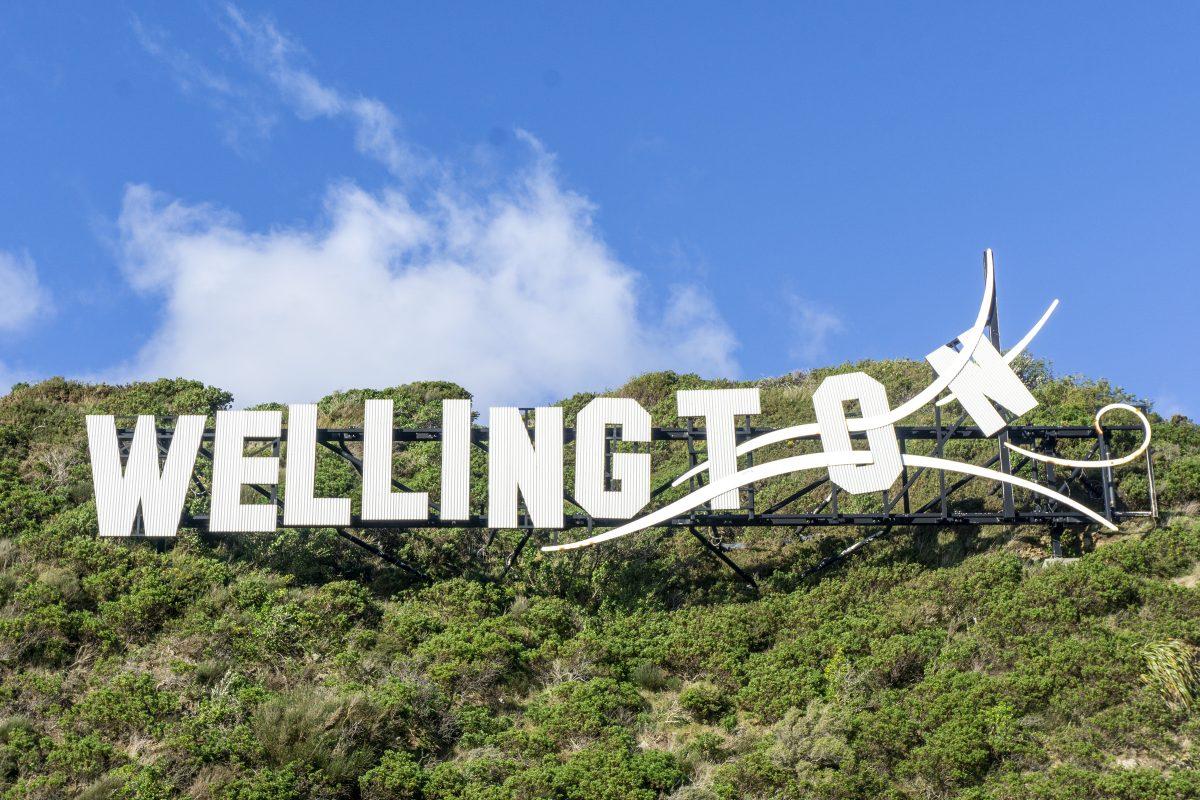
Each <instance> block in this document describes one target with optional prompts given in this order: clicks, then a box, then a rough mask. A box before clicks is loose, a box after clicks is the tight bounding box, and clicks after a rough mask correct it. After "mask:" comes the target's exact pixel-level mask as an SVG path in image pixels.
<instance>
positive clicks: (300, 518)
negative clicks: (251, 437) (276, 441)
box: [283, 403, 350, 526]
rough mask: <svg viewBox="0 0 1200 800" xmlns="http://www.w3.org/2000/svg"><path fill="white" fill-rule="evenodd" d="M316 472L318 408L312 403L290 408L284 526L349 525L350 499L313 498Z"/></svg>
mask: <svg viewBox="0 0 1200 800" xmlns="http://www.w3.org/2000/svg"><path fill="white" fill-rule="evenodd" d="M316 472H317V407H316V405H314V404H312V403H305V404H298V405H290V406H288V428H287V485H286V487H285V490H284V497H283V500H284V502H283V524H284V525H328V526H338V525H341V526H345V525H349V524H350V498H348V497H314V496H313V490H314V486H313V484H314V483H315V482H316Z"/></svg>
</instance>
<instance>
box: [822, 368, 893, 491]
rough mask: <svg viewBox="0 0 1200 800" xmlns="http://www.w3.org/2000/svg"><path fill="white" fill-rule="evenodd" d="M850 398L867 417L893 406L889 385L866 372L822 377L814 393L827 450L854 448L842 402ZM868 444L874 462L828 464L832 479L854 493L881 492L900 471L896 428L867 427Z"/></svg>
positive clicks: (843, 450)
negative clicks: (890, 399)
mask: <svg viewBox="0 0 1200 800" xmlns="http://www.w3.org/2000/svg"><path fill="white" fill-rule="evenodd" d="M849 400H857V401H858V402H859V405H860V406H861V407H862V416H864V417H874V416H881V415H883V414H886V413H888V411H889V409H890V408H891V407H890V406H889V405H888V397H887V389H885V388H884V386H883V384H882V383H880V382H879V381H877V380H875V379H874V378H872V377H871V376H870V375H867V374H866V373H865V372H851V373H848V374H846V375H831V376H830V377H828V378H826V379H825V380H823V381H821V385H820V386H818V387H817V391H816V392H814V393H813V408H814V409H815V410H816V412H817V425H818V427H819V428H820V431H821V446H822V447H823V448H824V449H825V452H826V453H845V452H848V451H850V450H853V449H854V448H853V446H852V445H851V444H850V429H849V427H847V425H846V408H845V406H844V405H843V404H844V403H846V402H847V401H849ZM867 445H868V448H869V449H870V451H871V455H872V456H873V457H874V459H875V460H874V463H871V464H867V465H863V466H854V465H846V464H843V465H840V466H832V467H830V468H829V477H830V479H832V480H833V482H834V483H836V484H837V485H838V486H840V487H842V488H843V489H845V490H846V491H847V492H850V493H851V494H864V493H866V492H882V491H883V490H884V489H887V488H888V487H889V486H891V485H892V484H893V483H895V482H896V478H897V477H898V476H899V475H900V470H901V464H900V445H899V444H898V443H897V441H896V430H895V428H893V427H892V426H891V425H890V424H889V425H884V426H882V427H879V428H872V429H870V430H868V431H867Z"/></svg>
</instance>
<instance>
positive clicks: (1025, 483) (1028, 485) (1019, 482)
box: [900, 455, 1117, 531]
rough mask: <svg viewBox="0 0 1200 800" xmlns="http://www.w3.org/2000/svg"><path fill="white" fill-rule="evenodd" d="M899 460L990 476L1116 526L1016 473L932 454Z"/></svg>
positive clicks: (903, 457)
mask: <svg viewBox="0 0 1200 800" xmlns="http://www.w3.org/2000/svg"><path fill="white" fill-rule="evenodd" d="M900 461H901V462H902V463H904V464H907V465H908V466H910V467H929V468H930V469H944V470H946V471H947V472H960V473H962V474H964V475H974V476H975V477H977V478H990V479H992V480H994V481H1000V482H1001V483H1011V484H1012V485H1013V486H1020V487H1021V488H1022V489H1028V490H1029V491H1031V492H1035V493H1036V494H1040V495H1043V496H1045V497H1049V498H1050V499H1052V500H1055V501H1057V502H1059V503H1062V504H1063V505H1065V506H1070V507H1071V508H1073V509H1075V510H1076V511H1078V512H1079V513H1081V514H1085V515H1087V516H1088V517H1090V518H1091V519H1092V521H1094V522H1096V523H1097V524H1100V525H1103V526H1104V527H1106V528H1108V529H1109V530H1110V531H1115V530H1117V526H1116V525H1114V524H1112V523H1111V522H1109V521H1108V520H1106V519H1105V518H1104V517H1102V516H1100V515H1099V514H1097V513H1096V512H1095V511H1092V510H1091V509H1090V508H1088V507H1087V506H1085V505H1083V504H1081V503H1078V502H1076V501H1075V500H1072V499H1071V498H1069V497H1067V496H1065V495H1061V494H1059V493H1058V492H1056V491H1054V490H1053V489H1047V488H1046V487H1045V486H1042V485H1041V484H1037V483H1034V482H1033V481H1029V480H1025V479H1024V478H1018V477H1017V476H1016V475H1006V474H1005V473H1003V472H997V471H996V470H994V469H988V468H987V467H979V466H976V465H975V464H962V463H959V462H958V461H951V460H950V459H948V458H934V457H933V456H910V455H901V456H900Z"/></svg>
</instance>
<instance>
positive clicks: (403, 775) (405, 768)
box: [358, 750, 425, 800]
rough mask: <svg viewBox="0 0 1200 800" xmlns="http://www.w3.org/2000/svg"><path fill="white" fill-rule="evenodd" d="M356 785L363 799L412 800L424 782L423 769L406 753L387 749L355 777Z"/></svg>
mask: <svg viewBox="0 0 1200 800" xmlns="http://www.w3.org/2000/svg"><path fill="white" fill-rule="evenodd" d="M358 785H359V786H360V787H362V798H363V800H416V798H419V797H420V796H421V794H422V788H423V787H424V785H425V771H424V770H423V769H421V765H420V764H419V763H417V760H416V759H415V758H413V757H412V756H411V755H410V754H408V753H406V752H404V751H403V750H389V751H387V752H386V753H384V754H383V757H382V758H381V759H380V760H379V763H378V764H376V765H375V766H374V767H372V768H371V769H370V770H368V771H367V772H366V773H365V774H364V775H363V776H362V777H361V778H359V779H358Z"/></svg>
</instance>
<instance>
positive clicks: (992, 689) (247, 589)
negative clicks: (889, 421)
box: [0, 361, 1200, 800]
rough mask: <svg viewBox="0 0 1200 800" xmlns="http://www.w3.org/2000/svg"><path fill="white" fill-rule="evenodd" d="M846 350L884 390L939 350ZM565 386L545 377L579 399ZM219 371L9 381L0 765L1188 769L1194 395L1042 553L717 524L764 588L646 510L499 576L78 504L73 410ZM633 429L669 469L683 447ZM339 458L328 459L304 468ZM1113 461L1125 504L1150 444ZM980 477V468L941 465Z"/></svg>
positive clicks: (899, 785)
mask: <svg viewBox="0 0 1200 800" xmlns="http://www.w3.org/2000/svg"><path fill="white" fill-rule="evenodd" d="M851 368H862V369H866V370H867V371H869V372H871V373H872V374H874V375H876V376H877V377H879V378H880V379H881V380H883V381H884V382H885V384H886V385H887V386H888V387H889V391H890V394H891V396H892V397H893V399H894V400H895V399H898V398H899V399H902V398H904V397H906V396H909V395H910V394H911V393H912V392H914V391H915V390H916V389H917V388H919V387H920V386H922V385H923V382H924V381H925V380H926V379H927V377H928V372H927V369H926V368H925V367H923V366H922V365H920V364H916V363H912V362H878V363H867V364H859V365H847V366H844V367H841V368H839V370H847V369H851ZM1022 369H1023V370H1024V371H1025V377H1026V379H1027V380H1028V381H1029V382H1030V383H1031V385H1033V386H1035V387H1036V389H1035V391H1036V394H1037V395H1038V397H1039V400H1041V402H1042V405H1041V406H1040V407H1039V408H1038V409H1036V410H1035V411H1034V412H1033V413H1031V414H1030V415H1027V417H1026V418H1025V419H1026V420H1028V421H1030V422H1032V423H1064V424H1065V423H1071V424H1080V423H1082V424H1090V422H1091V417H1092V413H1093V411H1094V409H1095V408H1097V407H1098V406H1100V405H1102V404H1104V403H1105V402H1108V401H1110V400H1113V399H1129V396H1128V395H1126V394H1125V393H1124V392H1122V391H1121V390H1119V389H1117V388H1115V387H1112V386H1110V385H1108V384H1106V383H1104V382H1091V381H1086V380H1082V379H1078V378H1055V377H1053V376H1052V375H1051V374H1050V372H1049V370H1048V369H1047V368H1046V367H1045V365H1042V364H1039V363H1037V362H1032V361H1026V362H1025V363H1024V364H1023V365H1022ZM834 371H838V370H821V371H816V372H814V373H811V374H804V375H793V376H788V377H786V378H780V379H774V380H768V381H763V382H760V383H759V385H760V386H761V387H762V389H763V401H764V415H763V419H762V424H767V425H778V424H783V423H795V422H800V421H806V420H809V419H811V418H812V409H811V404H810V402H809V400H810V397H811V393H812V391H813V389H814V388H815V387H816V385H817V383H818V382H819V381H820V379H821V378H822V377H824V376H825V375H827V374H830V373H831V372H834ZM704 385H712V384H711V382H705V381H701V380H699V379H698V378H696V377H695V376H680V375H675V374H672V373H657V374H651V375H646V376H643V377H641V378H638V379H636V380H634V381H632V382H631V383H629V384H628V385H627V386H625V387H622V388H621V389H620V390H618V391H617V392H615V394H621V395H625V396H631V397H635V398H637V399H638V400H639V401H641V402H642V403H643V405H645V406H646V407H647V408H648V409H652V413H653V414H654V417H655V422H656V423H657V424H675V422H676V419H675V416H674V409H673V393H674V391H675V390H677V389H680V388H688V387H698V386H704ZM463 395H464V393H463V392H462V390H461V389H459V388H458V387H455V386H452V385H449V384H435V383H425V384H414V385H409V386H401V387H396V388H394V389H388V390H384V391H378V392H372V391H351V392H346V393H340V394H335V395H332V396H330V397H327V398H325V399H324V400H323V401H322V402H321V411H322V415H323V419H322V424H326V425H352V424H356V423H358V422H360V420H361V410H362V400H363V399H364V398H365V397H370V396H374V397H392V398H394V399H395V400H396V413H397V420H398V421H399V422H400V423H401V424H405V425H416V424H436V421H437V420H438V413H439V411H438V410H439V407H440V405H439V404H440V400H441V399H442V398H444V397H451V396H463ZM588 398H589V396H582V395H581V396H578V397H574V398H571V399H569V400H567V401H565V402H564V403H563V405H564V406H565V408H566V409H567V419H568V424H569V423H570V420H571V418H572V416H573V414H574V413H576V412H577V411H578V410H579V409H580V408H581V407H582V405H583V403H584V402H586V400H587V399H588ZM230 402H231V397H230V396H229V395H228V394H226V393H224V392H221V391H219V390H217V389H213V388H209V387H205V386H203V385H200V384H197V383H195V382H190V381H184V380H178V381H159V382H155V383H143V384H134V385H130V386H122V387H112V386H95V385H84V384H80V383H74V382H69V381H63V380H60V379H55V380H50V381H46V382H44V383H41V384H37V385H32V386H17V387H14V389H13V391H12V392H11V394H9V395H8V396H6V397H4V398H0V606H3V611H2V613H0V796H2V797H3V798H58V797H72V796H78V797H86V798H108V797H114V798H142V799H146V800H149V799H150V798H167V797H180V796H183V797H196V798H209V797H211V798H227V799H229V800H233V799H235V798H236V799H237V800H252V799H253V800H267V799H271V800H282V799H283V798H302V797H319V798H356V797H361V798H378V799H383V798H426V800H485V799H487V800H492V799H495V800H499V799H500V798H510V797H512V798H530V799H532V798H571V799H572V800H574V799H576V798H578V799H579V800H583V799H585V798H586V799H587V800H594V799H596V798H601V799H611V800H618V799H619V798H620V799H623V798H646V800H652V799H653V798H657V797H674V798H692V799H693V800H700V799H701V798H704V799H706V800H707V799H708V798H753V797H759V798H858V797H864V798H866V797H872V798H874V797H882V798H964V799H965V798H972V799H973V800H985V798H986V799H990V798H997V799H998V798H1014V799H1015V798H1109V797H1114V798H1128V799H1129V800H1132V799H1133V798H1162V797H1171V798H1175V797H1180V798H1186V797H1198V798H1200V769H1198V767H1200V759H1198V757H1197V755H1196V752H1195V743H1196V741H1197V739H1198V737H1200V720H1198V719H1197V718H1196V717H1195V716H1194V715H1193V702H1194V700H1195V698H1197V696H1198V695H1200V673H1198V672H1197V661H1196V650H1195V646H1196V645H1198V644H1200V589H1197V588H1196V587H1195V584H1196V583H1197V580H1198V579H1200V523H1198V522H1197V521H1196V516H1195V515H1196V514H1197V511H1198V508H1200V505H1198V504H1200V428H1197V426H1196V425H1194V424H1193V423H1191V422H1190V421H1189V420H1186V419H1184V418H1182V417H1176V418H1173V419H1171V420H1165V419H1162V418H1160V417H1158V416H1154V417H1153V421H1154V424H1155V440H1156V451H1155V452H1156V455H1155V462H1156V470H1157V477H1158V479H1159V487H1158V488H1159V499H1160V502H1161V503H1162V505H1163V508H1164V509H1165V510H1166V513H1165V514H1164V518H1163V520H1162V521H1160V523H1159V524H1158V525H1157V526H1153V525H1151V524H1149V523H1147V524H1146V525H1143V526H1141V527H1138V526H1126V529H1125V530H1123V531H1122V533H1121V534H1120V535H1115V536H1102V537H1098V539H1097V541H1096V543H1095V546H1094V547H1090V546H1084V543H1083V542H1081V541H1074V542H1073V543H1072V544H1073V546H1074V547H1075V548H1077V549H1081V550H1083V551H1085V552H1083V553H1082V558H1080V559H1078V560H1073V561H1067V562H1063V563H1054V564H1049V565H1047V564H1044V563H1042V561H1043V559H1044V557H1045V555H1046V550H1047V545H1046V542H1045V541H1044V540H1043V539H1042V538H1041V537H1042V533H1041V532H1040V531H1032V530H1020V529H1018V530H1010V529H990V528H989V529H978V530H977V529H969V530H961V531H957V532H947V533H942V534H941V535H940V536H929V535H921V536H918V535H915V534H914V533H913V532H911V531H896V532H894V533H893V535H891V536H890V537H888V538H886V539H882V540H880V541H878V542H876V543H875V544H874V545H872V546H871V547H870V548H867V549H866V550H864V551H863V552H862V553H860V554H858V555H856V556H855V557H854V558H853V559H849V560H847V561H846V562H845V563H843V564H841V565H840V566H839V567H838V568H837V569H835V570H832V571H829V572H826V573H823V574H821V575H818V576H815V577H805V576H804V570H805V568H806V567H808V566H809V565H811V564H812V563H814V562H815V561H818V560H820V559H821V558H822V557H823V556H826V555H828V554H830V553H833V552H837V551H838V550H839V549H840V548H841V547H843V546H845V545H846V544H847V543H848V542H850V541H853V540H854V539H855V538H856V537H857V536H859V535H861V532H856V531H851V530H840V529H838V530H829V531H825V532H821V533H819V534H818V535H815V536H814V535H811V532H810V533H809V534H808V535H797V534H795V533H792V532H789V531H777V530H768V531H762V532H748V533H745V534H742V535H741V537H740V544H742V545H744V547H743V549H740V550H738V551H737V553H736V555H737V558H738V559H739V560H741V561H742V562H743V563H744V564H745V565H746V566H748V567H749V568H750V569H751V570H753V571H754V573H755V575H756V576H757V577H758V579H759V583H760V586H761V591H760V593H758V594H753V593H751V592H749V591H748V590H747V589H746V587H745V586H744V585H743V584H741V583H739V582H738V581H737V580H736V579H735V578H734V577H733V576H732V575H731V573H730V572H729V571H728V570H726V569H724V568H723V567H722V566H721V565H720V564H719V563H717V562H715V561H714V560H713V559H712V558H711V557H710V556H709V555H708V554H707V553H706V552H705V551H704V550H702V549H701V548H700V547H699V546H698V545H697V544H696V543H695V542H694V541H693V540H691V538H690V537H687V536H686V534H684V535H683V536H668V535H667V534H666V533H665V532H661V531H660V532H647V533H646V534H642V535H638V536H633V537H629V538H627V539H625V540H621V541H619V542H616V543H613V544H612V545H611V546H608V547H605V548H600V549H596V550H594V551H584V552H582V553H570V554H559V555H552V556H547V555H542V554H540V553H538V552H537V550H536V548H532V547H531V548H527V549H526V550H525V551H524V552H523V553H522V554H521V556H520V557H519V558H517V559H516V560H515V563H514V564H513V565H512V569H511V571H510V572H509V574H508V575H507V576H506V577H505V579H504V580H502V581H500V580H496V577H497V576H498V575H499V573H500V572H501V571H502V570H503V568H504V562H505V559H506V558H507V557H508V556H509V554H510V553H511V552H512V550H513V548H514V546H515V544H516V542H517V541H518V539H519V532H516V531H510V532H502V533H501V534H500V535H498V536H496V537H495V540H494V541H490V542H489V541H488V539H487V538H486V537H487V534H486V532H484V531H467V532H452V531H442V532H437V531H418V532H412V533H403V532H399V531H396V532H383V533H380V534H379V535H378V536H377V537H375V538H376V540H377V541H378V542H379V543H380V544H381V545H383V546H384V547H385V548H387V549H388V550H389V551H391V552H393V553H395V554H396V555H397V556H398V557H400V558H402V559H404V560H406V561H408V562H410V563H413V564H419V565H421V567H422V568H424V569H425V570H427V571H428V573H429V574H430V576H431V578H430V579H429V580H425V579H421V578H417V577H415V576H413V575H412V574H410V573H407V572H405V571H404V570H401V569H397V568H395V567H392V566H389V565H388V564H386V563H383V562H381V561H379V560H378V559H376V558H375V557H373V556H371V555H370V554H368V553H365V552H363V551H361V550H358V549H355V548H353V547H350V546H348V545H347V544H346V542H344V541H343V540H341V539H339V538H338V537H337V536H336V534H335V532H333V531H328V530H285V531H281V532H279V533H278V534H277V535H269V536H239V537H229V538H216V537H209V536H200V535H198V534H196V533H195V532H184V533H183V534H182V535H181V536H180V537H179V539H178V540H177V541H176V542H175V543H174V544H173V545H172V546H168V547H158V546H156V545H155V544H154V543H153V542H145V541H142V542H132V543H131V542H115V541H107V540H100V539H98V538H97V537H96V536H95V525H96V522H95V510H94V505H93V502H92V500H91V483H90V475H89V470H88V466H87V458H86V448H85V436H84V432H83V415H84V414H86V413H97V412H104V413H115V414H118V415H125V416H128V415H133V414H136V413H156V414H159V415H173V414H178V413H183V412H212V411H214V410H216V409H219V408H222V407H225V406H227V405H229V404H230ZM950 413H951V415H952V416H953V415H954V412H953V411H951V412H950ZM919 421H928V420H927V419H926V420H919ZM1113 421H1114V422H1116V421H1117V420H1116V419H1115V418H1114V419H1113ZM1135 441H1136V437H1131V438H1130V439H1129V441H1124V440H1121V441H1118V442H1117V443H1116V447H1117V449H1118V450H1119V449H1120V448H1121V447H1125V446H1133V445H1134V443H1135ZM989 446H990V445H989ZM801 447H802V446H801ZM956 447H958V448H960V449H959V451H958V452H955V453H951V457H961V458H970V457H972V456H973V455H978V454H977V453H972V452H969V451H970V450H971V448H970V447H969V446H967V445H956ZM780 450H781V451H784V450H787V448H780ZM436 455H437V450H436V445H423V444H417V445H413V446H411V447H408V448H407V449H405V450H404V451H403V452H402V453H401V454H400V455H399V456H398V457H397V474H398V476H401V477H402V479H403V480H404V481H405V482H406V483H408V484H411V485H413V486H416V487H418V488H421V489H429V490H431V491H433V492H434V493H436V485H437V470H436V465H437V459H436ZM654 455H655V470H656V480H657V479H658V478H661V477H665V476H667V475H669V474H671V473H673V472H677V471H678V470H679V469H680V468H681V467H682V466H683V464H684V463H685V462H684V460H683V458H684V456H683V454H682V453H681V452H675V451H671V450H669V449H667V448H666V447H665V446H664V447H662V448H657V449H656V450H655V454H654ZM807 477H808V478H809V479H810V478H811V476H807ZM804 480H805V477H801V476H797V477H796V478H795V480H794V481H793V482H789V481H788V480H781V481H778V482H774V483H772V484H771V485H763V486H761V487H759V492H760V502H770V501H771V499H772V498H779V497H782V496H784V495H785V493H786V492H787V490H788V487H789V486H794V485H796V484H798V483H800V482H802V481H804ZM356 485H357V483H356V480H355V478H354V475H353V473H352V472H350V470H349V468H348V467H347V466H346V465H345V464H344V463H342V462H340V461H337V460H336V459H333V458H323V459H322V460H321V461H320V464H319V475H318V488H319V491H321V492H323V493H327V494H342V493H347V494H351V495H353V493H354V489H355V487H356ZM926 491H927V489H926ZM1121 494H1122V497H1123V498H1124V500H1125V501H1126V502H1128V503H1129V504H1130V505H1132V506H1135V507H1145V504H1146V503H1147V502H1148V497H1147V487H1146V484H1145V481H1144V479H1143V478H1142V477H1141V476H1140V475H1139V473H1138V472H1137V470H1135V469H1132V468H1131V469H1130V470H1128V471H1126V472H1124V473H1122V474H1121ZM285 497H286V490H285ZM820 499H822V498H816V499H815V500H814V501H813V502H817V501H819V500H820ZM877 501H878V498H864V499H863V500H862V502H863V503H867V502H877ZM995 502H996V498H995V496H994V495H993V494H991V493H990V487H988V486H986V485H978V486H975V485H972V486H970V487H967V488H964V490H963V492H961V493H960V496H958V497H957V498H956V500H955V504H956V506H957V507H962V508H965V507H979V506H980V505H984V506H986V505H987V504H990V503H995Z"/></svg>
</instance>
